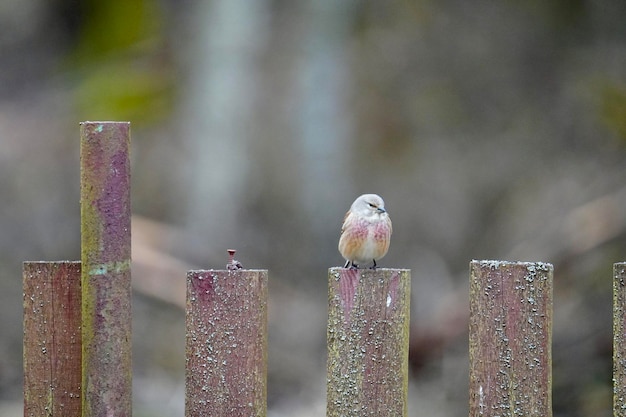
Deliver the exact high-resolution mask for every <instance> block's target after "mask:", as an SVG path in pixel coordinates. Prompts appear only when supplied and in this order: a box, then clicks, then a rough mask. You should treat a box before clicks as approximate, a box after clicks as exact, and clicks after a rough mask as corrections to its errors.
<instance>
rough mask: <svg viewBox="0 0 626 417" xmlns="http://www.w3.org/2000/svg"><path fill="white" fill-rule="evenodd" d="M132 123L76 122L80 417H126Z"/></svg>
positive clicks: (128, 408)
mask: <svg viewBox="0 0 626 417" xmlns="http://www.w3.org/2000/svg"><path fill="white" fill-rule="evenodd" d="M129 146H130V123H127V122H83V123H81V124H80V164H81V187H80V191H81V194H80V202H81V245H82V249H81V261H82V297H83V308H82V314H83V328H82V336H83V377H82V382H83V396H82V398H83V401H82V406H83V409H82V410H83V417H108V416H115V417H128V416H130V415H131V379H132V378H131V372H132V369H131V287H130V160H129Z"/></svg>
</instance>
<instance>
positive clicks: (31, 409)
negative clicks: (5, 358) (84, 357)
mask: <svg viewBox="0 0 626 417" xmlns="http://www.w3.org/2000/svg"><path fill="white" fill-rule="evenodd" d="M23 286H24V417H41V416H80V415H81V414H80V408H81V396H82V392H81V334H80V320H81V302H80V300H81V291H80V262H24V268H23Z"/></svg>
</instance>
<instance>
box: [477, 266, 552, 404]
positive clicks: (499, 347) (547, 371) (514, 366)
mask: <svg viewBox="0 0 626 417" xmlns="http://www.w3.org/2000/svg"><path fill="white" fill-rule="evenodd" d="M552 274H553V268H552V265H550V264H545V263H540V262H534V263H531V262H501V261H472V262H471V263H470V336H469V337H470V340H469V348H470V351H469V354H470V387H469V390H470V404H469V409H470V411H469V415H470V417H477V416H496V415H499V416H511V417H513V416H518V415H519V416H535V417H551V416H552Z"/></svg>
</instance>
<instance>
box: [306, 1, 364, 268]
mask: <svg viewBox="0 0 626 417" xmlns="http://www.w3.org/2000/svg"><path fill="white" fill-rule="evenodd" d="M356 6H357V3H356V2H354V1H345V2H342V1H340V2H337V1H333V0H320V1H315V2H305V3H304V7H305V13H306V15H305V18H304V25H303V28H302V29H301V35H302V36H301V38H300V39H301V40H302V41H301V43H302V45H301V48H300V49H299V51H300V54H299V56H297V57H296V59H297V60H298V71H297V74H298V79H297V82H298V86H297V88H298V92H299V97H298V99H299V103H298V110H297V120H296V123H297V126H296V132H297V135H296V137H297V138H298V142H299V143H298V147H299V149H300V150H301V151H302V152H301V158H300V160H301V164H300V167H301V168H300V169H301V170H302V179H303V181H302V184H301V188H300V195H299V197H300V198H299V202H300V204H301V206H302V209H303V212H304V213H305V215H306V217H307V219H308V220H309V223H308V225H309V227H310V230H311V235H312V236H313V237H314V238H315V239H316V240H318V242H312V243H313V244H312V248H318V249H316V250H320V249H322V250H325V251H326V252H329V248H330V250H332V251H333V252H334V251H335V246H334V245H329V244H321V243H322V242H324V241H327V240H328V236H326V235H324V232H327V231H328V230H329V228H328V226H327V225H328V224H332V223H333V222H339V221H340V220H341V219H340V218H339V219H338V218H337V213H336V212H335V211H334V210H320V202H322V203H328V202H337V203H338V204H341V203H342V200H345V201H344V202H345V203H348V204H349V202H351V201H352V200H353V197H354V195H355V194H358V192H357V191H356V190H354V189H353V182H352V175H351V170H350V166H349V164H348V162H349V161H350V160H351V158H350V157H349V154H350V151H351V149H350V147H349V144H350V136H351V135H352V133H353V131H354V128H353V120H352V114H353V112H352V111H351V108H350V106H349V100H350V95H351V94H352V83H351V78H352V77H350V59H349V57H350V51H349V39H350V36H351V31H352V25H353V19H354V16H355V9H356ZM346 208H347V206H346ZM319 255H320V256H321V257H323V258H324V257H326V258H327V256H328V255H327V254H325V253H319Z"/></svg>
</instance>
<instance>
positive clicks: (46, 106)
mask: <svg viewBox="0 0 626 417" xmlns="http://www.w3.org/2000/svg"><path fill="white" fill-rule="evenodd" d="M625 19H626V3H625V2H623V1H621V0H597V1H589V0H569V1H564V0H543V1H539V0H526V1H500V2H491V1H485V0H478V1H472V2H467V1H462V0H444V1H429V0H410V1H407V0H405V1H391V2H376V1H359V0H348V1H343V2H337V1H331V0H316V1H300V0H295V1H293V0H291V1H282V0H274V1H271V0H256V1H253V2H250V1H244V0H208V1H199V0H178V1H171V0H160V1H156V0H109V1H101V0H85V1H81V2H79V1H71V0H53V1H45V0H3V1H2V2H0V196H1V197H0V231H1V233H0V317H2V319H1V320H0V415H1V416H14V415H20V413H21V407H22V405H21V402H22V280H21V263H22V261H25V260H63V259H69V260H77V259H79V258H80V252H79V244H80V236H79V231H80V224H79V220H80V219H79V217H80V214H79V158H78V155H79V141H78V139H79V135H78V133H79V129H78V123H79V122H80V121H83V120H128V121H131V123H132V187H133V188H132V196H133V197H132V200H133V215H134V217H133V231H132V233H133V288H134V299H133V316H134V323H133V329H134V333H133V337H134V340H133V344H134V353H133V355H134V356H133V363H134V379H133V381H134V388H133V390H134V410H135V411H134V414H135V415H136V416H139V417H142V416H154V417H161V416H182V415H183V407H184V338H185V334H184V312H183V309H182V307H183V303H184V287H185V272H186V270H187V269H192V268H223V267H224V266H225V263H226V261H227V255H226V249H227V248H231V247H232V248H235V249H237V250H238V252H237V256H236V257H237V259H239V260H240V261H241V262H242V264H243V265H244V267H247V268H267V269H269V270H270V294H271V296H270V297H271V298H270V304H269V328H270V332H269V384H268V391H269V409H270V412H269V415H270V416H273V417H279V416H280V417H282V416H303V417H308V416H323V415H324V413H325V381H326V377H325V366H326V365H325V361H326V352H325V347H326V314H327V310H326V305H327V301H326V297H327V292H326V291H327V268H328V267H331V266H337V265H341V264H342V263H343V260H342V259H341V257H340V255H339V253H338V252H337V249H336V245H337V241H338V235H339V229H340V226H341V221H342V219H343V215H344V213H345V211H346V210H347V209H348V207H349V205H350V204H351V203H352V201H353V200H354V198H355V197H356V196H358V195H360V194H362V193H366V192H367V193H370V192H372V193H378V194H380V195H381V196H382V197H383V198H384V199H385V202H386V206H387V208H388V211H389V213H390V214H391V217H392V219H393V222H394V235H393V239H392V244H391V249H390V251H389V254H388V255H387V257H386V258H385V259H383V260H382V261H381V262H379V264H380V265H381V266H383V267H397V268H410V269H411V270H412V280H413V290H412V306H411V307H412V322H411V352H410V356H411V358H410V359H411V360H410V367H411V381H410V393H409V398H410V411H409V414H410V416H415V417H417V416H429V417H439V416H462V415H467V403H468V393H467V387H468V352H467V350H468V342H467V337H468V336H467V314H468V296H467V292H468V264H469V261H470V260H471V259H506V260H525V261H545V262H551V263H553V264H554V265H555V290H554V291H555V292H554V300H555V301H554V302H555V304H554V309H555V311H554V320H555V322H554V330H553V337H554V347H553V360H554V372H553V381H554V395H553V402H554V415H555V416H558V417H560V416H572V417H583V416H589V417H602V416H610V415H611V407H612V406H611V401H612V390H611V372H612V363H611V349H612V348H611V343H612V342H611V337H612V324H611V302H612V298H611V288H612V280H611V277H612V264H613V263H614V262H619V261H626V210H625V207H626V181H625V180H624V179H625V178H626V162H625V157H626V25H625V24H624V21H625Z"/></svg>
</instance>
